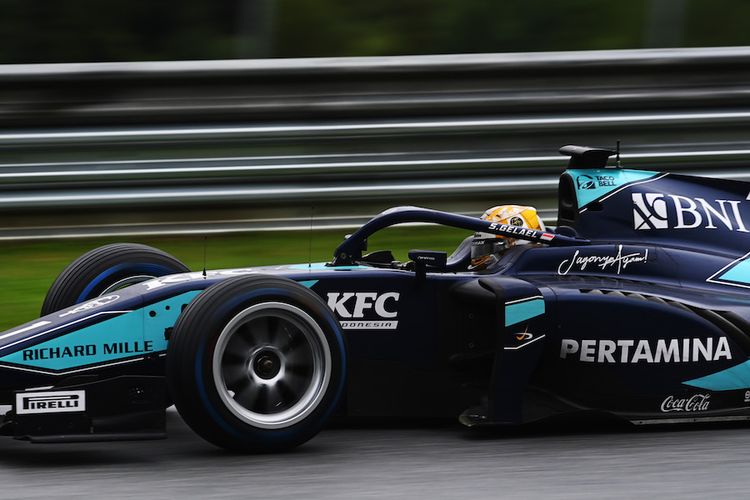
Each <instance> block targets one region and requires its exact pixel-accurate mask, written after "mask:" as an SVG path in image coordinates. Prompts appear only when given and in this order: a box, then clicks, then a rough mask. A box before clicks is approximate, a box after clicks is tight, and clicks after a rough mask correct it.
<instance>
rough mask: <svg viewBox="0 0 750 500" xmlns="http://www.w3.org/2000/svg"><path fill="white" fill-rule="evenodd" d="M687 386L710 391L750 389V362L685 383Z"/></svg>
mask: <svg viewBox="0 0 750 500" xmlns="http://www.w3.org/2000/svg"><path fill="white" fill-rule="evenodd" d="M683 384H685V385H690V386H693V387H698V388H700V389H708V390H710V391H736V390H738V389H750V361H745V362H744V363H740V364H739V365H737V366H733V367H731V368H727V369H726V370H722V371H720V372H717V373H713V374H711V375H706V376H705V377H700V378H696V379H693V380H688V381H687V382H683Z"/></svg>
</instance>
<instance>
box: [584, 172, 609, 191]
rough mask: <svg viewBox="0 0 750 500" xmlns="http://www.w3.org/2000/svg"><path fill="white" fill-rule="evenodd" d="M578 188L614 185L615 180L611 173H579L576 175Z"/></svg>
mask: <svg viewBox="0 0 750 500" xmlns="http://www.w3.org/2000/svg"><path fill="white" fill-rule="evenodd" d="M576 185H577V186H578V189H596V188H597V187H614V186H617V182H616V180H615V177H614V176H613V175H595V176H593V177H592V176H590V175H586V174H581V175H579V176H578V177H576Z"/></svg>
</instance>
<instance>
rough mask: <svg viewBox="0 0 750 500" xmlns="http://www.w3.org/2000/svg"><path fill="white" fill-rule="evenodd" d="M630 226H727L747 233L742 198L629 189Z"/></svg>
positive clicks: (651, 227) (710, 227)
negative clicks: (632, 190) (708, 198)
mask: <svg viewBox="0 0 750 500" xmlns="http://www.w3.org/2000/svg"><path fill="white" fill-rule="evenodd" d="M632 196H633V227H634V228H635V229H636V230H639V231H645V230H655V229H696V228H699V229H727V230H729V231H738V232H741V233H748V232H750V230H748V229H747V226H746V224H745V221H744V219H743V218H742V214H741V213H740V203H741V202H742V200H706V199H704V198H688V197H687V196H679V195H675V194H669V195H664V194H662V193H632Z"/></svg>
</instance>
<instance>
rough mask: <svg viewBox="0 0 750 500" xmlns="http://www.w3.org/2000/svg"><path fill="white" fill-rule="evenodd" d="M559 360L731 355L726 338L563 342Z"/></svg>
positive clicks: (673, 359) (670, 359)
mask: <svg viewBox="0 0 750 500" xmlns="http://www.w3.org/2000/svg"><path fill="white" fill-rule="evenodd" d="M714 341H716V342H714ZM560 358H562V359H576V360H577V361H581V362H584V363H687V362H693V363H695V362H699V361H719V360H721V359H732V352H731V351H730V350H729V342H728V341H727V338H726V337H719V338H718V339H716V338H714V337H709V338H707V339H700V338H684V339H671V340H665V339H658V340H656V341H653V340H645V339H641V340H623V339H621V340H574V339H563V340H562V343H561V345H560Z"/></svg>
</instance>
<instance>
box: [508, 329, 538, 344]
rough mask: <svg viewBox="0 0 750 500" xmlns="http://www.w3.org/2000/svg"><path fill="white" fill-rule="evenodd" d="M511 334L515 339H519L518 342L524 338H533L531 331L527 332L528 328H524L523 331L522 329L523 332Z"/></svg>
mask: <svg viewBox="0 0 750 500" xmlns="http://www.w3.org/2000/svg"><path fill="white" fill-rule="evenodd" d="M513 336H514V337H515V338H516V340H517V341H519V342H521V341H524V340H531V339H533V338H534V334H533V333H529V330H528V329H526V330H525V331H523V332H520V333H516V334H515V335H513Z"/></svg>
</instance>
